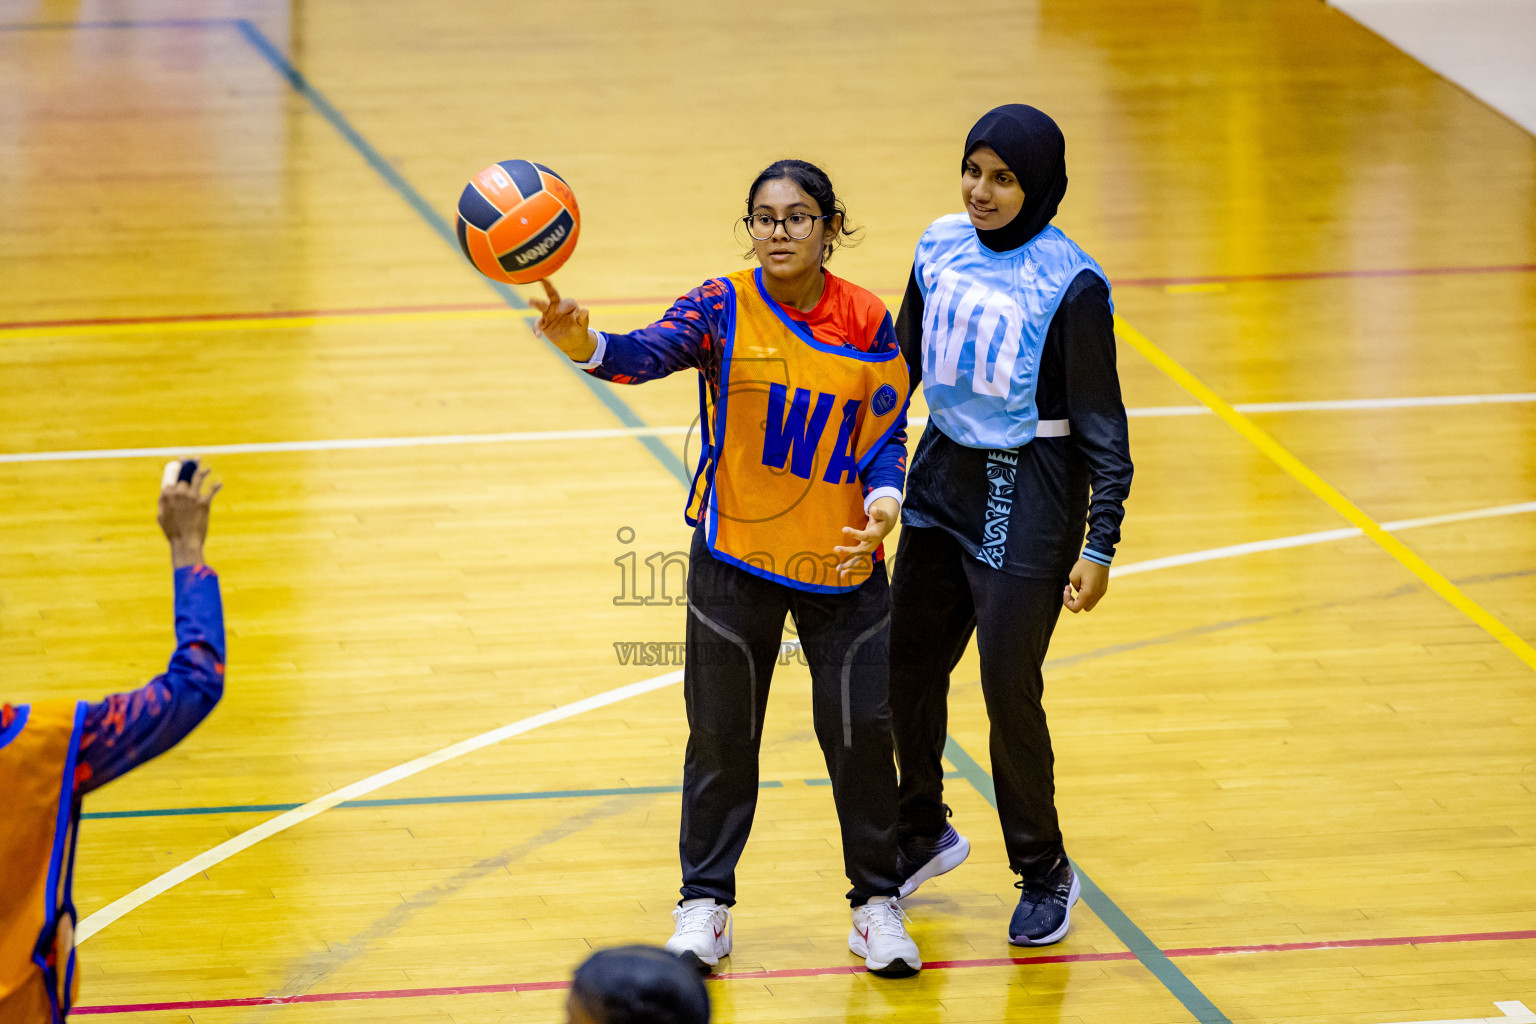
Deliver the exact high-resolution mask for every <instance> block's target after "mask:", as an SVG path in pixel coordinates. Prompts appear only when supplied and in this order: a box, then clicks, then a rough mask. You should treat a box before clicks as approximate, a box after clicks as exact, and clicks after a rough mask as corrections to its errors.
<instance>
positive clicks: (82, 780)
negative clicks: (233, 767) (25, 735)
mask: <svg viewBox="0 0 1536 1024" xmlns="http://www.w3.org/2000/svg"><path fill="white" fill-rule="evenodd" d="M173 579H174V587H175V594H176V651H175V653H174V654H172V655H171V661H170V664H169V665H167V666H166V670H165V672H163V673H162V674H160V675H158V676H156V677H155V678H154V679H151V680H150V681H149V682H148V683H146V684H145V685H143V686H141V687H139V688H138V689H137V690H132V691H130V692H128V693H114V694H113V695H112V696H110V697H108V698H107V699H106V700H103V701H97V702H93V703H91V704H90V705H89V706H88V707H87V709H86V712H85V725H84V731H83V733H82V734H81V738H80V760H79V762H78V763H77V765H76V768H75V792H76V793H77V794H78V795H81V796H84V795H85V794H86V793H89V792H91V791H92V790H93V789H97V788H99V787H101V786H104V785H106V784H107V783H108V782H111V781H112V780H113V779H115V778H117V777H118V776H119V775H122V774H123V773H125V772H127V771H129V770H130V769H133V768H136V767H138V766H139V765H141V764H143V763H144V762H145V761H148V760H150V759H151V758H154V757H158V756H159V755H160V754H163V753H165V752H166V751H167V750H169V749H171V748H172V747H174V746H175V745H176V744H177V743H179V742H180V741H181V739H182V737H184V736H186V735H187V733H189V732H191V731H192V730H193V729H195V728H196V727H197V725H198V723H200V722H201V721H202V720H203V719H204V718H207V717H208V712H210V711H212V710H213V707H214V705H215V704H217V703H218V702H219V698H220V697H222V696H223V694H224V607H223V603H222V601H221V600H220V597H219V577H218V574H217V573H215V572H214V571H213V570H212V569H210V568H208V567H207V566H206V565H194V566H188V567H185V568H181V569H177V570H176V573H175V576H174V577H173Z"/></svg>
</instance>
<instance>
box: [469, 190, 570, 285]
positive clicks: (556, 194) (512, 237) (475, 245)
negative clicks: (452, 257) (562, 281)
mask: <svg viewBox="0 0 1536 1024" xmlns="http://www.w3.org/2000/svg"><path fill="white" fill-rule="evenodd" d="M458 232H459V245H460V246H461V247H462V248H463V249H464V255H465V256H467V257H469V262H471V263H473V264H474V265H475V269H476V270H478V271H480V273H482V274H484V275H485V276H486V277H489V278H490V279H491V280H493V281H504V282H506V283H507V284H529V283H530V282H533V281H540V280H543V279H544V278H546V277H548V276H549V275H550V274H553V273H554V272H555V271H557V270H559V269H560V268H561V267H562V266H563V265H564V264H565V261H566V260H568V259H570V258H571V253H572V252H574V251H575V249H576V236H577V235H579V234H581V211H580V210H578V209H577V208H576V195H575V193H573V192H572V191H571V187H570V186H569V185H567V184H566V183H565V179H564V178H562V177H560V175H558V174H556V173H555V172H554V171H552V170H550V169H549V168H548V167H545V166H544V165H543V164H536V163H534V162H533V161H531V160H502V161H500V162H499V163H494V164H491V166H489V167H487V168H486V169H485V170H483V171H481V172H480V173H479V174H477V175H475V176H474V177H473V178H471V179H470V180H469V184H468V185H465V186H464V192H463V194H461V195H460V196H459V216H458Z"/></svg>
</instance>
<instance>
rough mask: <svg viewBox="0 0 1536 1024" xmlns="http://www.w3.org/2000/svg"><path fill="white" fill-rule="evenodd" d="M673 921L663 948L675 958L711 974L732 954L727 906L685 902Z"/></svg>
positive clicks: (676, 911) (710, 902) (709, 900)
mask: <svg viewBox="0 0 1536 1024" xmlns="http://www.w3.org/2000/svg"><path fill="white" fill-rule="evenodd" d="M672 920H673V921H675V922H677V927H676V928H675V929H674V930H673V932H672V937H671V938H670V939H668V940H667V944H666V946H665V947H664V948H665V949H666V951H667V952H668V953H671V954H672V955H673V956H675V957H678V958H679V959H681V960H683V961H685V962H687V963H690V964H692V965H693V966H695V967H697V968H698V969H699V970H700V971H701V972H702V973H704V974H708V973H709V969H710V968H711V967H714V966H715V965H716V964H718V963H719V962H720V958H721V957H723V956H730V955H731V908H730V907H728V906H726V905H725V904H724V903H716V902H715V901H714V900H712V899H709V898H708V897H705V898H703V899H696V900H683V902H681V903H679V904H678V905H677V909H676V910H674V911H672ZM914 948H915V947H914Z"/></svg>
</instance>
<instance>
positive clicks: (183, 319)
mask: <svg viewBox="0 0 1536 1024" xmlns="http://www.w3.org/2000/svg"><path fill="white" fill-rule="evenodd" d="M511 308H512V307H510V306H508V305H506V304H505V303H502V302H460V303H449V304H444V305H427V306H353V307H347V308H338V309H271V310H258V311H256V312H254V313H170V314H164V315H156V316H103V317H89V318H86V319H81V320H8V321H4V322H0V331H14V330H24V329H27V328H39V327H116V326H120V325H122V324H188V323H218V322H220V321H226V320H291V319H295V318H298V317H307V316H386V315H388V314H390V313H466V312H478V311H480V310H486V309H511ZM513 312H518V311H517V310H513Z"/></svg>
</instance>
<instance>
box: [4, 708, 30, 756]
mask: <svg viewBox="0 0 1536 1024" xmlns="http://www.w3.org/2000/svg"><path fill="white" fill-rule="evenodd" d="M31 717H32V705H30V704H23V705H22V706H21V707H19V708H17V709H16V720H15V721H14V722H12V723H11V725H10V728H8V729H6V730H5V731H4V732H0V750H4V749H5V748H6V747H7V746H9V745H10V742H11V740H13V739H15V738H16V737H17V736H20V735H21V730H23V729H25V728H26V727H27V719H29V718H31Z"/></svg>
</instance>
